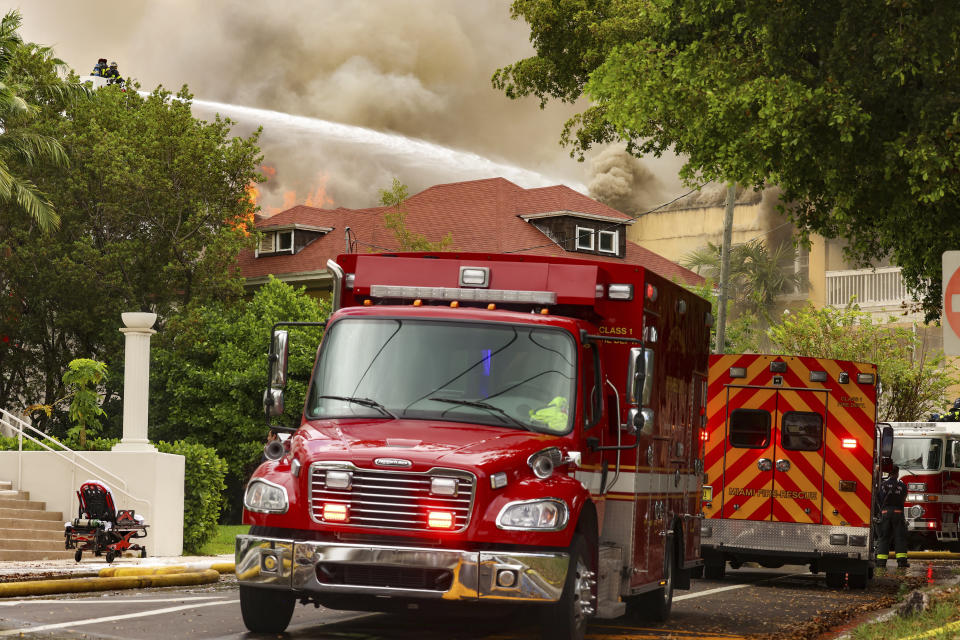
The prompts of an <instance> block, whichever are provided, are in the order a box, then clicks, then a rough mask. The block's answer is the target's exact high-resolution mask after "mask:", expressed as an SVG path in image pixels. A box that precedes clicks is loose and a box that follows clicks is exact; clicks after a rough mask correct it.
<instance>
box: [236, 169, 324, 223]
mask: <svg viewBox="0 0 960 640" xmlns="http://www.w3.org/2000/svg"><path fill="white" fill-rule="evenodd" d="M260 170H261V171H262V172H263V174H264V175H265V176H266V177H267V179H270V178H272V177H274V176H276V175H277V170H276V168H275V167H271V166H269V165H261V166H260ZM328 179H329V176H328V175H327V174H326V173H324V172H323V171H320V172H319V173H317V183H318V185H317V186H316V187H315V188H311V189H310V190H309V191H308V192H307V195H306V197H305V198H303V199H302V200H300V198H298V197H297V192H296V191H295V190H288V191H284V192H283V202H282V203H281V204H280V206H279V207H274V206H271V205H263V204H262V203H261V198H262V196H263V193H262V192H261V191H260V188H259V187H258V186H257V184H256V183H255V182H251V183H250V184H249V185H247V197H248V198H249V199H250V203H251V210H252V209H254V208H256V207H257V206H258V205H259V206H260V207H261V212H262V214H263V215H265V216H267V217H269V216H272V215H274V214H276V213H280V212H281V211H286V210H287V209H290V208H292V207H295V206H296V205H297V204H304V205H306V206H308V207H317V208H319V209H323V208H324V207H330V206H333V204H334V202H333V198H331V197H330V196H329V195H327V180H328Z"/></svg>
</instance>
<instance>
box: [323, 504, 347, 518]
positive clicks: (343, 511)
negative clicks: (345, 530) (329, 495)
mask: <svg viewBox="0 0 960 640" xmlns="http://www.w3.org/2000/svg"><path fill="white" fill-rule="evenodd" d="M323 519H324V520H325V521H327V522H346V521H347V519H348V518H347V505H345V504H340V503H337V502H325V503H324V504H323Z"/></svg>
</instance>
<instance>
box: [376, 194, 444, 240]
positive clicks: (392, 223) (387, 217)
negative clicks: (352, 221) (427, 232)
mask: <svg viewBox="0 0 960 640" xmlns="http://www.w3.org/2000/svg"><path fill="white" fill-rule="evenodd" d="M379 194H380V204H381V205H382V206H384V207H393V212H391V213H387V214H384V223H385V225H386V227H387V229H390V230H391V231H393V233H394V235H395V236H396V237H397V243H398V244H399V245H400V246H399V247H398V248H399V250H400V251H449V249H450V244H451V243H452V242H453V236H452V235H451V234H450V232H447V235H445V236H444V237H443V238H441V239H440V240H439V241H438V242H430V241H429V240H427V238H426V236H424V235H422V234H419V233H414V232H413V231H410V230H409V229H408V228H407V212H406V211H404V210H403V203H404V202H406V200H407V198H408V197H409V195H410V194H409V192H408V190H407V185H405V184H403V183H402V182H400V180H399V179H397V178H394V179H393V186H391V188H390V189H380V192H379Z"/></svg>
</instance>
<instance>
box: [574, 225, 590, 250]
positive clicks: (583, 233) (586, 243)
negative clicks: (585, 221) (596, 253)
mask: <svg viewBox="0 0 960 640" xmlns="http://www.w3.org/2000/svg"><path fill="white" fill-rule="evenodd" d="M575 246H576V248H577V251H593V229H591V228H589V227H577V243H576V245H575Z"/></svg>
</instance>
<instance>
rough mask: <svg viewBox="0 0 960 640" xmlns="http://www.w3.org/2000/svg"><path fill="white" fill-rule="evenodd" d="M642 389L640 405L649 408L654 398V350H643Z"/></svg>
mask: <svg viewBox="0 0 960 640" xmlns="http://www.w3.org/2000/svg"><path fill="white" fill-rule="evenodd" d="M640 387H641V394H640V405H641V406H644V407H648V406H650V399H651V398H652V397H653V349H644V350H643V381H642V383H641V385H640Z"/></svg>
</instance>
